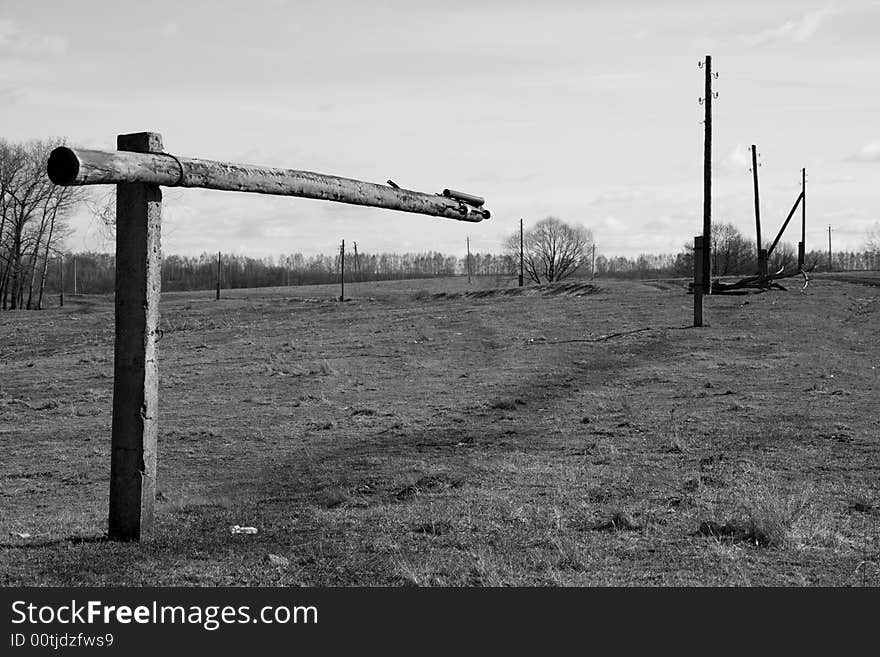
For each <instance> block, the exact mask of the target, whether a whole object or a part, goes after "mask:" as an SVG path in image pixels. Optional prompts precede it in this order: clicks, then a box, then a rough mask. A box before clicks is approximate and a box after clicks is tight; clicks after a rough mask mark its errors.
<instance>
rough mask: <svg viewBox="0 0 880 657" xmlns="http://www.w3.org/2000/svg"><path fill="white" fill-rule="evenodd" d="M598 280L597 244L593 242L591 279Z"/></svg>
mask: <svg viewBox="0 0 880 657" xmlns="http://www.w3.org/2000/svg"><path fill="white" fill-rule="evenodd" d="M594 278H596V243H595V242H593V255H592V256H591V257H590V279H594Z"/></svg>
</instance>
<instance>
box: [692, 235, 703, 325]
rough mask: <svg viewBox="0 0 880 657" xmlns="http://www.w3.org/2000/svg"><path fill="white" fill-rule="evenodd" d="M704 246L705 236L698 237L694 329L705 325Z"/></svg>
mask: <svg viewBox="0 0 880 657" xmlns="http://www.w3.org/2000/svg"><path fill="white" fill-rule="evenodd" d="M703 244H704V242H703V236H702V235H697V236H696V237H695V238H694V327H700V326H702V325H703V289H704V284H703V275H704V273H705V269H704V268H703V262H704V260H705V253H704V249H703Z"/></svg>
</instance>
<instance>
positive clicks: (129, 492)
mask: <svg viewBox="0 0 880 657" xmlns="http://www.w3.org/2000/svg"><path fill="white" fill-rule="evenodd" d="M116 147H117V150H116V151H99V150H85V149H73V148H68V147H59V148H56V149H55V150H53V151H52V153H51V154H50V156H49V160H48V163H47V173H48V175H49V179H50V180H51V181H52V182H53V183H55V184H56V185H65V186H70V185H107V184H111V185H116V186H117V195H116V284H115V346H114V365H113V375H114V378H113V416H112V429H111V457H110V505H109V521H108V536H109V538H111V539H113V540H121V541H132V540H133V541H138V540H142V539H144V538H146V537H148V536H149V535H150V534H151V533H152V531H153V519H154V505H155V497H156V467H157V452H156V443H157V436H158V417H159V374H158V368H157V355H158V354H157V348H156V338H157V333H158V328H159V294H160V291H161V276H160V267H161V239H160V236H161V225H162V190H161V187H162V186H170V187H193V188H204V189H216V190H225V191H236V192H253V193H258V194H274V195H280V196H296V197H301V198H311V199H323V200H326V201H333V202H336V203H348V204H353V205H363V206H370V207H377V208H386V209H389V210H398V211H401V212H411V213H418V214H425V215H430V216H435V217H444V218H447V219H455V220H458V221H467V222H479V221H483V220H484V219H488V218H489V216H490V213H489V211H488V210H486V209H483V207H482V205H483V203H484V199H482V198H480V197H477V196H473V195H470V194H465V193H464V192H454V191H452V190H448V189H446V190H443V193H442V194H427V193H424V192H417V191H413V190H407V189H400V188H398V187H390V186H385V185H379V184H376V183H370V182H364V181H361V180H354V179H351V178H341V177H338V176H331V175H326V174H320V173H314V172H311V171H300V170H295V169H276V168H270V167H261V166H254V165H250V164H235V163H232V162H219V161H213V160H200V159H195V158H185V157H179V156H176V155H171V154H169V153H166V152H165V151H164V148H163V144H162V137H161V135H159V134H157V133H154V132H141V133H135V134H128V135H119V136H118V137H117V143H116Z"/></svg>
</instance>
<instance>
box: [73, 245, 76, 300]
mask: <svg viewBox="0 0 880 657" xmlns="http://www.w3.org/2000/svg"><path fill="white" fill-rule="evenodd" d="M73 296H76V254H75V253H74V254H73Z"/></svg>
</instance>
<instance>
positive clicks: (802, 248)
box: [798, 168, 807, 270]
mask: <svg viewBox="0 0 880 657" xmlns="http://www.w3.org/2000/svg"><path fill="white" fill-rule="evenodd" d="M806 256H807V170H806V168H804V169H801V243H800V244H798V269H800V270H803V268H804V262H805V261H806Z"/></svg>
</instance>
